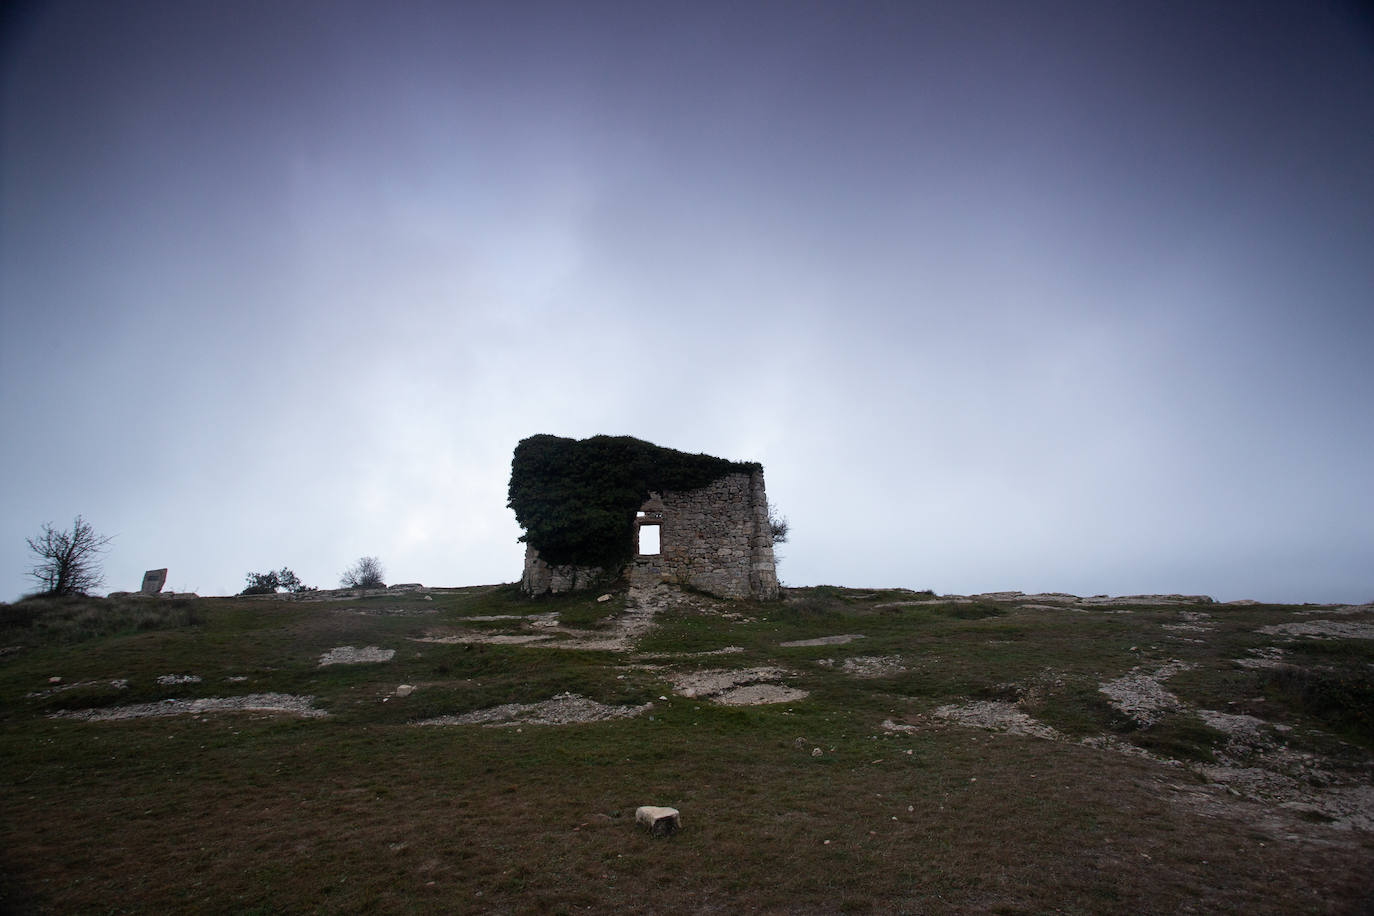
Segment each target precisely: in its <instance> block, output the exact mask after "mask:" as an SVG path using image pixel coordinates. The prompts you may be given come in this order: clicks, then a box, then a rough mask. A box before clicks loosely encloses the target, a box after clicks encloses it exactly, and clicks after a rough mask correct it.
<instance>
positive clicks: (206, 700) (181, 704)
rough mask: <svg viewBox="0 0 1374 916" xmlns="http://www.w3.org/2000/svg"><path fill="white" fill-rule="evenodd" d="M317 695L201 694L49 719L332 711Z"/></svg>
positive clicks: (310, 714)
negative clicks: (317, 701)
mask: <svg viewBox="0 0 1374 916" xmlns="http://www.w3.org/2000/svg"><path fill="white" fill-rule="evenodd" d="M314 702H315V698H314V697H310V696H292V695H290V694H285V693H250V694H248V695H247V696H242V697H202V698H200V699H196V700H163V701H162V702H160V703H135V704H133V705H131V706H115V707H111V708H107V709H77V710H71V711H63V712H55V713H53V714H52V715H51V716H49V718H53V719H76V720H78V721H82V722H114V721H118V720H121V719H146V718H152V717H161V716H184V715H194V716H198V715H202V714H204V713H208V712H285V713H292V714H294V715H298V716H304V717H305V718H308V719H315V718H320V717H322V716H327V715H329V713H327V712H325V711H324V710H323V709H316V708H315V707H314V705H313V704H314Z"/></svg>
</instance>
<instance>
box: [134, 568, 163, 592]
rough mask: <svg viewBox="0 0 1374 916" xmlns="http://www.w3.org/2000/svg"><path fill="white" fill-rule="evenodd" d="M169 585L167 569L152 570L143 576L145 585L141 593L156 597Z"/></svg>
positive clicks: (140, 589)
mask: <svg viewBox="0 0 1374 916" xmlns="http://www.w3.org/2000/svg"><path fill="white" fill-rule="evenodd" d="M166 584H167V569H166V567H164V568H162V569H150V570H148V571H147V572H145V573H144V574H143V585H142V587H141V588H139V591H140V592H142V593H143V594H145V595H156V594H157V593H158V592H160V591H162V586H164V585H166Z"/></svg>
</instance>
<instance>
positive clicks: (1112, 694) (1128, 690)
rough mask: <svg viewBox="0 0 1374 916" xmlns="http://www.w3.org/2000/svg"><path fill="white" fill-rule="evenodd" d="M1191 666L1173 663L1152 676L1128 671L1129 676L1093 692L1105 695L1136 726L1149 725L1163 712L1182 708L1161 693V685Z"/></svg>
mask: <svg viewBox="0 0 1374 916" xmlns="http://www.w3.org/2000/svg"><path fill="white" fill-rule="evenodd" d="M1194 667H1196V666H1195V665H1191V664H1188V663H1186V662H1180V661H1173V662H1170V663H1169V664H1167V665H1165V666H1164V667H1162V668H1160V669H1158V670H1157V671H1155V672H1154V673H1153V674H1145V673H1144V672H1142V671H1141V669H1139V668H1132V669H1131V672H1130V673H1129V674H1126V675H1124V676H1122V677H1119V678H1116V679H1115V680H1112V681H1108V682H1107V683H1105V684H1101V685H1099V686H1098V688H1097V689H1098V692H1100V693H1103V694H1106V695H1107V698H1108V699H1109V700H1111V701H1112V705H1113V706H1114V707H1116V708H1117V709H1118V710H1120V711H1121V712H1123V713H1125V714H1126V715H1127V716H1130V717H1131V718H1132V719H1134V720H1135V722H1136V724H1138V725H1141V726H1148V725H1153V724H1154V723H1156V722H1158V721H1159V720H1160V719H1161V718H1163V716H1164V714H1165V713H1168V712H1172V711H1174V710H1178V709H1182V708H1183V703H1182V701H1181V700H1179V698H1178V697H1176V696H1174V695H1173V694H1172V693H1170V692H1169V691H1167V690H1165V689H1164V686H1163V684H1162V682H1163V681H1165V680H1168V679H1169V678H1171V677H1173V676H1174V675H1175V674H1178V673H1179V672H1180V671H1187V670H1189V669H1191V668H1194Z"/></svg>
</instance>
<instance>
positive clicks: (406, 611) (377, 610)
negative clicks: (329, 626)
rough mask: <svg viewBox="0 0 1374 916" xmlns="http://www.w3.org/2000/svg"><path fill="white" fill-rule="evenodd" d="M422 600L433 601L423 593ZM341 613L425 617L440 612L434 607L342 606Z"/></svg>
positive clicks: (370, 615)
mask: <svg viewBox="0 0 1374 916" xmlns="http://www.w3.org/2000/svg"><path fill="white" fill-rule="evenodd" d="M420 600H422V601H433V600H434V599H433V598H431V597H430V596H429V595H421V596H420ZM339 613H341V614H359V615H361V616H363V617H423V616H425V615H427V614H435V613H438V611H437V609H436V608H433V607H359V608H340V609H339Z"/></svg>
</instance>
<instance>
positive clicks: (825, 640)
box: [778, 633, 864, 649]
mask: <svg viewBox="0 0 1374 916" xmlns="http://www.w3.org/2000/svg"><path fill="white" fill-rule="evenodd" d="M863 638H864V635H863V634H862V633H841V634H839V635H838V636H817V637H816V638H815V639H794V640H792V641H791V642H780V643H778V645H780V646H782V647H783V648H784V649H799V648H801V647H803V646H842V645H844V644H845V643H850V642H853V641H854V640H856V639H863Z"/></svg>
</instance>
